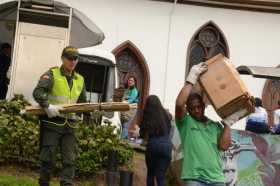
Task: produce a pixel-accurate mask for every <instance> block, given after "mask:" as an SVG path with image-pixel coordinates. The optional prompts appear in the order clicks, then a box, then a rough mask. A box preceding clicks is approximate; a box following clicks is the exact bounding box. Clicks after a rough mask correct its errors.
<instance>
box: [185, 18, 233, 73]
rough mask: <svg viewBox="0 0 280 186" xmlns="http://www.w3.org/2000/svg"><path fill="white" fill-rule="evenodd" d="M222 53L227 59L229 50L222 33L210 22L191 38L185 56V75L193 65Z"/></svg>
mask: <svg viewBox="0 0 280 186" xmlns="http://www.w3.org/2000/svg"><path fill="white" fill-rule="evenodd" d="M219 53H222V54H223V55H224V56H226V57H229V50H228V45H227V42H226V39H225V37H224V34H223V33H222V31H221V30H220V29H219V28H218V27H217V26H216V24H215V23H213V22H212V21H210V22H208V23H206V24H204V25H203V26H202V27H200V28H199V29H198V31H196V32H195V34H194V36H193V37H192V39H191V41H190V44H189V47H188V54H187V66H186V67H187V69H186V75H187V74H188V72H189V70H190V68H191V67H192V66H193V65H196V64H198V63H200V62H201V61H206V60H208V59H210V58H211V57H213V56H215V55H217V54H219Z"/></svg>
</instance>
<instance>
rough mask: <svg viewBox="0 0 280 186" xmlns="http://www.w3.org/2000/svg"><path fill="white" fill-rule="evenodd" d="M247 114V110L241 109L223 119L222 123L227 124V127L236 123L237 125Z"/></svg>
mask: <svg viewBox="0 0 280 186" xmlns="http://www.w3.org/2000/svg"><path fill="white" fill-rule="evenodd" d="M246 113H247V110H246V109H241V110H239V111H237V112H235V113H233V114H231V115H230V116H228V117H226V118H225V119H223V121H222V123H224V124H226V125H227V126H229V127H230V126H232V125H233V124H234V123H236V122H237V121H238V120H240V119H241V117H243V116H244V115H245V114H246Z"/></svg>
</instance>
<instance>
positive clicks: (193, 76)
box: [186, 62, 208, 85]
mask: <svg viewBox="0 0 280 186" xmlns="http://www.w3.org/2000/svg"><path fill="white" fill-rule="evenodd" d="M207 68H208V66H207V64H206V63H204V62H201V63H199V64H198V65H194V66H193V67H192V68H191V70H190V72H189V75H188V77H187V80H186V81H187V82H189V83H191V84H193V85H194V84H196V82H197V80H198V77H199V76H200V74H202V73H203V72H205V71H207Z"/></svg>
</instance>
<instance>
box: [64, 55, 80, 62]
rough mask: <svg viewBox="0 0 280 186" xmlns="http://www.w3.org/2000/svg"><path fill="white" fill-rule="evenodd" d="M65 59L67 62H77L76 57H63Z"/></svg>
mask: <svg viewBox="0 0 280 186" xmlns="http://www.w3.org/2000/svg"><path fill="white" fill-rule="evenodd" d="M65 58H66V59H68V60H69V61H77V60H78V58H79V57H78V56H73V57H65Z"/></svg>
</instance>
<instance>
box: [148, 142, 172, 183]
mask: <svg viewBox="0 0 280 186" xmlns="http://www.w3.org/2000/svg"><path fill="white" fill-rule="evenodd" d="M171 152H172V144H171V142H169V141H162V140H157V139H153V140H152V142H150V141H149V142H148V145H147V148H146V156H145V158H146V165H147V186H154V185H155V179H156V181H157V186H164V185H165V183H164V178H165V174H166V171H167V169H168V167H169V165H170V162H171Z"/></svg>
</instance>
